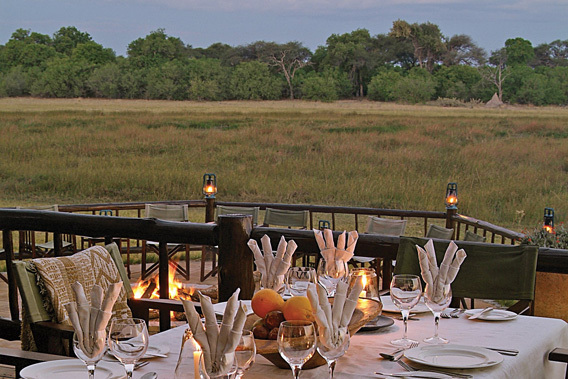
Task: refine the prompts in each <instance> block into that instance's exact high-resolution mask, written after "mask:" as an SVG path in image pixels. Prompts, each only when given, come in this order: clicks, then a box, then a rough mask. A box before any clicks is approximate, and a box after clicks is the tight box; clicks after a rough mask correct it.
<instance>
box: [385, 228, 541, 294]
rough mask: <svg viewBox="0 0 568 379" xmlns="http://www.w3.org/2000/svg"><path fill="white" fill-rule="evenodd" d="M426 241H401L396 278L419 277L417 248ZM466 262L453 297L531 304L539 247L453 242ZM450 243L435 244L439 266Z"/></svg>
mask: <svg viewBox="0 0 568 379" xmlns="http://www.w3.org/2000/svg"><path fill="white" fill-rule="evenodd" d="M426 242H428V240H427V239H425V238H410V237H401V238H400V245H399V249H398V254H397V257H396V266H395V270H394V273H395V274H416V275H420V264H419V262H418V253H417V250H416V245H419V246H422V247H423V246H424V245H425V244H426ZM455 242H456V244H457V245H458V246H459V247H460V248H463V249H464V250H465V252H466V254H467V258H466V259H465V261H464V262H463V264H462V265H461V267H460V271H459V273H458V275H457V277H456V280H455V281H454V282H453V283H452V293H453V296H454V297H467V298H473V299H496V300H533V299H534V289H535V278H536V262H537V257H538V247H537V246H529V245H518V246H512V245H497V244H484V245H480V244H473V243H471V242H469V243H468V242H462V241H455ZM448 245H449V242H445V241H434V247H435V249H436V257H437V261H438V265H439V264H440V263H441V261H442V259H443V258H444V254H445V252H446V248H447V247H448Z"/></svg>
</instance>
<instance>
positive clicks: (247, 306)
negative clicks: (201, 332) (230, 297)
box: [213, 300, 254, 316]
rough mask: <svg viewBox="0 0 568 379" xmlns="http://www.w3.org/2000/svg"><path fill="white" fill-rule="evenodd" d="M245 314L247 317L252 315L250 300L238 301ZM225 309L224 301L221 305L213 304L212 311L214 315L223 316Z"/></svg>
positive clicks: (225, 303)
mask: <svg viewBox="0 0 568 379" xmlns="http://www.w3.org/2000/svg"><path fill="white" fill-rule="evenodd" d="M240 302H241V304H242V305H243V308H244V309H245V312H246V314H247V316H248V315H251V314H253V313H254V312H253V311H252V306H251V305H250V300H240ZM226 307H227V302H226V301H224V302H222V303H217V304H213V310H214V311H215V314H216V315H219V316H223V314H225V308H226Z"/></svg>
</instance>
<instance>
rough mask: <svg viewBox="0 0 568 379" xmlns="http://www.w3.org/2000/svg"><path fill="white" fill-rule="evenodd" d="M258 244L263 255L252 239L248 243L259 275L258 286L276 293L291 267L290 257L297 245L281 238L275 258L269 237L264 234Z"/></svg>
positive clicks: (282, 284) (292, 241)
mask: <svg viewBox="0 0 568 379" xmlns="http://www.w3.org/2000/svg"><path fill="white" fill-rule="evenodd" d="M260 242H261V243H262V250H263V252H264V254H263V253H261V252H260V248H259V247H258V244H257V242H256V241H255V240H254V239H250V240H249V241H248V246H249V248H250V249H251V251H252V253H253V255H254V263H255V264H256V269H257V270H258V271H259V272H260V274H261V277H260V284H261V286H262V287H263V288H271V289H273V290H275V291H277V292H278V291H279V290H280V289H282V287H283V286H284V276H285V274H286V272H287V271H288V269H289V268H290V266H291V263H292V256H293V255H294V252H295V251H296V248H297V247H298V245H297V244H296V242H294V240H290V241H289V242H286V239H285V238H284V236H282V237H281V238H280V242H279V243H278V248H277V249H276V256H274V255H273V254H272V244H271V243H270V237H268V235H266V234H265V235H264V236H263V237H262V238H261V239H260Z"/></svg>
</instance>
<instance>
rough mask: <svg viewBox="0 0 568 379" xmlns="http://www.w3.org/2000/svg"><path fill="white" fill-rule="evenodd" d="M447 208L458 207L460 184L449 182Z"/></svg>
mask: <svg viewBox="0 0 568 379" xmlns="http://www.w3.org/2000/svg"><path fill="white" fill-rule="evenodd" d="M446 209H458V184H457V183H448V187H447V188H446Z"/></svg>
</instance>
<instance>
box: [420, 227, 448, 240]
mask: <svg viewBox="0 0 568 379" xmlns="http://www.w3.org/2000/svg"><path fill="white" fill-rule="evenodd" d="M453 235H454V229H447V228H444V227H442V226H438V225H434V224H432V225H430V227H429V228H428V233H426V238H438V239H441V240H449V239H451V238H452V236H453Z"/></svg>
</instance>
